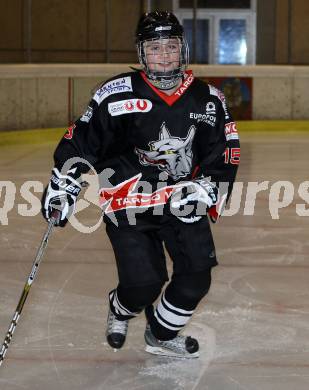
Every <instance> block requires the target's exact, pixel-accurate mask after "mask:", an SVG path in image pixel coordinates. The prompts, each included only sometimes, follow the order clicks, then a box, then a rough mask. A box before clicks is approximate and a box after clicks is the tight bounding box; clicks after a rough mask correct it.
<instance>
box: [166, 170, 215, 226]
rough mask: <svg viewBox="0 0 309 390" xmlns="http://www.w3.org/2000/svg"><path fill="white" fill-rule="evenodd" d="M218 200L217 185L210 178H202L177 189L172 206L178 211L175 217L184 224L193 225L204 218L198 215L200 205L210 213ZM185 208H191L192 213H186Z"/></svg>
mask: <svg viewBox="0 0 309 390" xmlns="http://www.w3.org/2000/svg"><path fill="white" fill-rule="evenodd" d="M217 200H218V189H217V187H216V186H215V184H213V183H212V182H211V181H210V180H209V178H205V177H201V178H197V179H194V180H192V181H189V182H188V183H186V184H185V185H184V186H183V187H180V188H179V189H177V190H176V191H175V192H174V194H173V197H172V199H171V206H172V208H174V209H176V211H175V212H174V215H176V217H177V218H179V219H180V220H181V221H182V222H185V223H193V222H197V221H199V220H200V219H201V218H202V215H198V214H197V213H198V211H199V210H198V205H199V204H200V205H201V204H202V206H204V210H205V211H206V210H207V211H208V210H209V209H211V208H213V207H215V205H216V203H217ZM184 206H191V207H188V209H189V210H190V211H189V212H188V213H187V214H186V213H185V209H184ZM192 206H193V207H192ZM201 209H203V207H201ZM177 211H179V212H181V215H177V214H178V213H177ZM184 214H185V215H184Z"/></svg>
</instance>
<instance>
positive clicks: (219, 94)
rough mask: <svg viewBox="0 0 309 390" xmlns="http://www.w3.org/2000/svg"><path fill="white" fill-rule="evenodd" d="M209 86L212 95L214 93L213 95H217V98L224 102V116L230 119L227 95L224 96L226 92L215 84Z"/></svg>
mask: <svg viewBox="0 0 309 390" xmlns="http://www.w3.org/2000/svg"><path fill="white" fill-rule="evenodd" d="M208 87H209V93H210V95H213V96H217V98H218V99H219V100H220V102H221V103H222V107H223V110H224V116H225V119H226V120H227V119H230V115H229V112H228V109H227V105H226V99H225V96H224V93H223V92H221V91H220V90H219V89H217V88H216V87H214V86H213V85H210V84H208Z"/></svg>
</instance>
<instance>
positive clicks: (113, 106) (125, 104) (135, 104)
mask: <svg viewBox="0 0 309 390" xmlns="http://www.w3.org/2000/svg"><path fill="white" fill-rule="evenodd" d="M151 108H152V103H151V101H150V100H148V99H126V100H119V101H118V102H113V103H108V112H109V113H110V114H111V116H118V115H123V114H131V113H133V112H148V111H150V110H151Z"/></svg>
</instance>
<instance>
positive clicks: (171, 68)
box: [137, 36, 189, 90]
mask: <svg viewBox="0 0 309 390" xmlns="http://www.w3.org/2000/svg"><path fill="white" fill-rule="evenodd" d="M137 50H138V58H139V62H140V64H141V65H142V66H143V69H144V72H145V73H146V76H147V77H148V78H149V80H150V81H151V83H152V84H153V85H154V86H156V87H157V88H159V89H166V90H167V89H171V88H173V87H175V86H176V85H177V83H178V82H179V79H181V78H182V77H183V75H184V72H185V70H186V68H187V66H188V61H189V48H188V44H187V41H186V39H185V38H184V37H183V36H161V37H158V38H150V39H145V40H142V41H139V42H138V44H137Z"/></svg>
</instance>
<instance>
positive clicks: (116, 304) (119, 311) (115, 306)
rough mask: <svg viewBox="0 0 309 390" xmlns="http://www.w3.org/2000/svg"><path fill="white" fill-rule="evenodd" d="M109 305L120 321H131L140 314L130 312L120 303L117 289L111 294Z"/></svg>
mask: <svg viewBox="0 0 309 390" xmlns="http://www.w3.org/2000/svg"><path fill="white" fill-rule="evenodd" d="M109 304H110V309H111V311H112V312H113V313H114V314H115V316H116V318H117V320H119V321H123V320H129V319H131V318H133V317H136V316H137V315H138V314H139V313H138V312H133V311H130V310H129V309H127V308H126V307H125V306H124V305H123V304H122V303H121V302H120V301H119V298H118V294H117V289H115V290H112V291H111V292H110V293H109Z"/></svg>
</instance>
